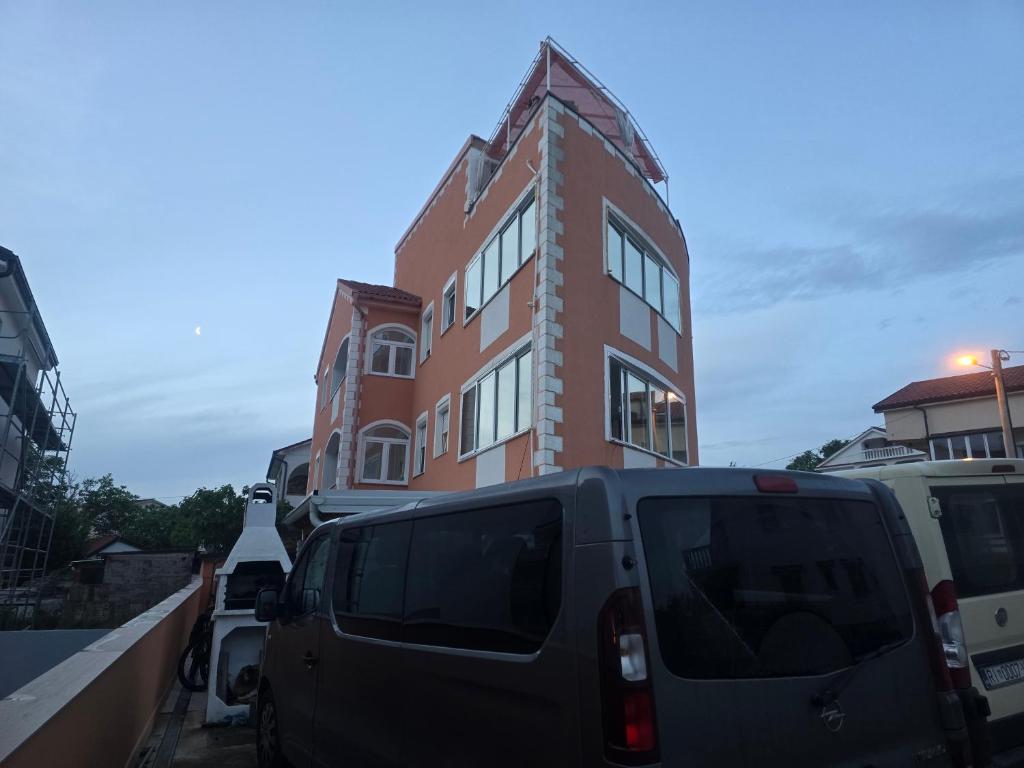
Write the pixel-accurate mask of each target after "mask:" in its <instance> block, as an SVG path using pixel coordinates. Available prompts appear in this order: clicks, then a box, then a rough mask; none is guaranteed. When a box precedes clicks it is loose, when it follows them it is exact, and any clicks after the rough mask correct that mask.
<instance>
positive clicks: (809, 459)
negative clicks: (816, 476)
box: [786, 451, 821, 472]
mask: <svg viewBox="0 0 1024 768" xmlns="http://www.w3.org/2000/svg"><path fill="white" fill-rule="evenodd" d="M820 461H821V456H819V455H818V454H817V453H815V452H814V451H804V452H803V453H801V454H800V455H799V456H797V457H796V458H795V459H793V460H792V461H791V462H789V464H787V465H786V469H799V470H801V471H802V472H813V471H814V468H815V467H816V466H818V463H819V462H820Z"/></svg>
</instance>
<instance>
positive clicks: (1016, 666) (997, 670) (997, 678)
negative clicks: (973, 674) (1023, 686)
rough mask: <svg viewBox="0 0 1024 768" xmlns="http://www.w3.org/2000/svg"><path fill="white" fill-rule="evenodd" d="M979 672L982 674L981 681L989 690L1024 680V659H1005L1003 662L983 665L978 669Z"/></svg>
mask: <svg viewBox="0 0 1024 768" xmlns="http://www.w3.org/2000/svg"><path fill="white" fill-rule="evenodd" d="M978 674H979V675H980V676H981V682H982V683H983V684H984V686H985V690H987V691H991V690H992V689H993V688H1002V687H1004V686H1007V685H1013V684H1014V683H1020V682H1024V659H1017V660H1016V661H1005V662H1003V663H1002V664H993V665H992V666H990V667H982V668H981V669H979V670H978Z"/></svg>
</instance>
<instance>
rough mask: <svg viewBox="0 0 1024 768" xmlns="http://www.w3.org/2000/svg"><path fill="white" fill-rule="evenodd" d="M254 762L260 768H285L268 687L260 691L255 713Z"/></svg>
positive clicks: (274, 710) (272, 701)
mask: <svg viewBox="0 0 1024 768" xmlns="http://www.w3.org/2000/svg"><path fill="white" fill-rule="evenodd" d="M256 762H257V763H258V764H259V767H260V768H286V766H287V765H288V764H287V763H286V762H285V759H284V756H283V755H282V754H281V732H280V730H279V729H278V725H277V705H276V704H275V703H274V696H273V694H272V693H271V692H270V688H269V686H268V687H266V688H264V689H263V690H262V691H260V694H259V705H258V708H257V712H256Z"/></svg>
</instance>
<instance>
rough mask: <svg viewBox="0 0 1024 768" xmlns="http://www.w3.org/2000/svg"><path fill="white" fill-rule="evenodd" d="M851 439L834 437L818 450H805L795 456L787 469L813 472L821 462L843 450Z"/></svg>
mask: <svg viewBox="0 0 1024 768" xmlns="http://www.w3.org/2000/svg"><path fill="white" fill-rule="evenodd" d="M849 443H850V441H849V440H843V439H841V438H838V437H837V438H834V439H832V440H829V441H828V442H827V443H825V444H824V445H823V446H821V449H820V450H818V451H804V452H803V453H801V454H800V455H799V456H797V457H795V458H794V459H793V460H792V461H791V462H789V464H787V465H786V469H797V470H800V471H803V472H813V471H814V468H815V467H817V466H818V465H819V464H820V463H821V462H823V461H824V460H825V459H827V458H828V457H829V456H831V455H832V454H834V453H836V451H839V450H842V449H843V448H845V447H846V446H847V445H849Z"/></svg>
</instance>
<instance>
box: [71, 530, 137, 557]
mask: <svg viewBox="0 0 1024 768" xmlns="http://www.w3.org/2000/svg"><path fill="white" fill-rule="evenodd" d="M141 551H142V548H141V547H136V546H135V545H134V544H132V543H131V542H128V541H125V540H124V539H123V538H121V536H119V535H118V534H116V533H108V534H107V535H105V536H100V537H98V538H95V539H92V540H90V541H87V542H86V543H85V550H84V551H83V552H82V557H83V558H91V557H101V556H102V555H107V554H110V553H112V552H141Z"/></svg>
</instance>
